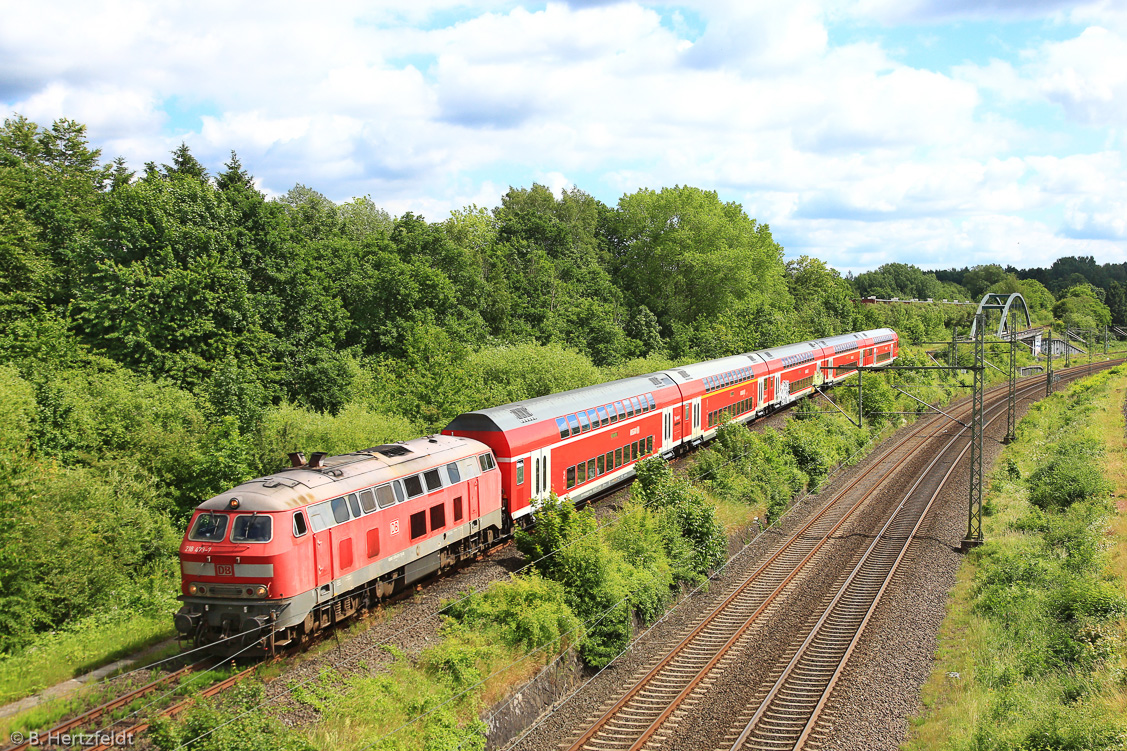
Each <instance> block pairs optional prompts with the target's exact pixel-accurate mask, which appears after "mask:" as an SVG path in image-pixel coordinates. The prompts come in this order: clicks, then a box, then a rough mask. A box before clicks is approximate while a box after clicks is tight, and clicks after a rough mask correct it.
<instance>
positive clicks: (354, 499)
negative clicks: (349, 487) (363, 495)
mask: <svg viewBox="0 0 1127 751" xmlns="http://www.w3.org/2000/svg"><path fill="white" fill-rule="evenodd" d="M348 507H349V508H350V509H352V518H353V519H359V518H360V517H361V516H362V514H361V513H360V497H359V496H357V495H356V494H355V493H349V494H348Z"/></svg>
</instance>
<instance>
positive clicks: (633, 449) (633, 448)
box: [630, 441, 638, 461]
mask: <svg viewBox="0 0 1127 751" xmlns="http://www.w3.org/2000/svg"><path fill="white" fill-rule="evenodd" d="M637 458H638V442H637V441H634V442H633V443H631V444H630V461H634V460H635V459H637Z"/></svg>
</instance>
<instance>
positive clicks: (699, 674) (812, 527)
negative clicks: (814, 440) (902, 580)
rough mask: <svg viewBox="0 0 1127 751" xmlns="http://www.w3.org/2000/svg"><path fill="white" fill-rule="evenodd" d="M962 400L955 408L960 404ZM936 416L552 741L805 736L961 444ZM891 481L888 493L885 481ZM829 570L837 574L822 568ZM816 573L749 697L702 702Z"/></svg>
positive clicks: (580, 743)
mask: <svg viewBox="0 0 1127 751" xmlns="http://www.w3.org/2000/svg"><path fill="white" fill-rule="evenodd" d="M1082 374H1083V373H1079V372H1074V373H1073V375H1082ZM1043 389H1044V378H1043V377H1041V378H1036V379H1033V380H1031V381H1029V382H1027V383H1025V384H1022V386H1021V389H1020V391H1019V398H1020V399H1029V398H1031V397H1033V396H1035V395H1036V394H1037V393H1039V392H1041V391H1043ZM961 409H963V410H964V411H966V410H968V409H969V405H964V406H963V407H962V408H961ZM1004 415H1005V395H1004V387H1003V388H1001V389H999V388H995V389H992V390H991V391H990V392H989V401H988V404H987V406H986V419H987V420H988V421H990V422H992V421H994V420H997V419H998V418H999V417H1001V416H1004ZM945 423H947V421H946V420H942V421H940V420H937V419H932V420H927V421H921V422H920V423H918V424H917V426H916V427H915V428H914V429H912V430H910V431H909V432H908V433H907V434H906V435H905V436H903V437H901V438H900V439H899V440H898V441H896V443H895V444H893V445H892V446H891V447H889V448H887V449H886V450H884V451H883V453H882V455H880V456H879V458H877V459H876V460H875V461H874V462H872V463H871V464H870V466H869V467H868V468H867V469H866V470H865V471H864V472H862V473H861V474H860V475H859V476H858V477H857V478H856V479H854V480H853V481H852V482H851V483H849V485H848V486H846V487H845V488H844V489H842V490H841V491H838V492H837V493H835V494H834V496H833V498H832V499H831V501H830V502H828V503H826V504H825V505H824V507H823V508H822V509H821V511H819V512H818V513H817V514H815V515H814V517H813V518H812V519H810V520H809V521H808V522H807V523H806V524H805V525H803V526H802V527H801V529H799V530H798V531H797V532H796V533H794V534H792V535H791V536H790V537H789V539H787V540H786V541H784V542H783V544H782V545H781V546H780V547H779V549H778V550H776V551H775V552H774V553H773V554H772V555H771V556H770V557H769V558H768V559H767V560H766V561H765V562H764V563H763V564H762V565H760V566H759V567H758V568H757V569H756V570H755V571H754V572H753V573H752V574H751V575H750V576H746V577H745V578H744V580H743V581H742V582H741V583H740V584H739V585H738V586H737V587H735V589H734V591H733V592H732V593H731V594H729V595H728V596H727V597H725V598H724V600H723V602H722V603H721V604H720V605H719V606H717V607H716V608H715V609H713V610H712V611H711V612H710V613H708V614H707V615H706V616H705V617H704V618H703V619H698V620H699V622H698V623H697V625H695V626H694V627H693V628H691V629H690V630H689V633H688V634H687V635H686V636H684V638H682V639H680V640H679V643H678V644H677V645H676V646H675V647H673V648H672V649H671V650H668V651H667V652H666V653H664V654H662V656H661V657H660V658H659V659H657V660H656V662H654V661H653V660H651V664H650V665H648V666H647V667H646V668H645V669H643V670H642V671H640V677H639V674H636V675H635V678H634V679H632V680H631V681H630V682H629V683H628V686H629V687H628V688H627V690H626V691H625V692H623V693H620V695H619V696H618V697H617V698H616V699H615V700H614V701H611V702H609V703H608V704H604V706H603V707H602V708H601V709H600V710H599V711H598V712H597V713H596V715H595V716H593V717H589V718H588V720H587V721H586V722H584V723H582V729H580V730H578V731H573V733H572V735H571V736H570V738H571V739H570V741H568V742H566V743H563V744H560V747H561V748H569V749H571V751H577V750H578V749H588V750H590V751H619V750H620V749H630V750H631V751H636V750H637V749H642V748H652V749H657V748H690V747H692V748H724V749H729V748H730V749H735V748H756V749H776V748H800V747H803V745H804V744H806V743H807V741H809V740H811V739H812V738H816V736H815V735H813V734H812V733H813V731H814V729H815V727H816V723H817V720H818V717H819V715H820V712H821V710H822V708H823V707H824V706H825V703H826V699H827V697H828V696H829V695H830V693H831V691H832V689H833V685H834V683H835V682H836V680H837V677H838V676H839V675H840V674H841V671H842V669H843V667H844V665H845V663H846V662H847V661H848V658H849V655H850V654H851V652H852V650H853V647H854V645H855V644H856V642H857V639H858V638H859V635H860V633H861V632H862V631H863V629H864V625H865V623H866V622H867V621H868V618H869V615H871V613H872V612H873V610H874V609H875V607H876V605H877V603H878V602H879V600H880V595H881V593H883V591H884V590H885V588H886V587H887V586H888V582H889V581H891V578H892V576H893V574H894V573H895V571H896V567H897V565H898V563H899V561H900V560H902V559H903V557H904V555H905V552H906V551H907V548H908V545H909V544H910V541H911V540H912V538H913V535H914V534H915V532H916V531H917V530H918V528H919V526H920V524H921V523H922V521H923V519H924V518H925V517H926V515H927V511H928V509H929V508H930V506H931V502H932V500H933V499H934V498H935V497H936V496H937V494H938V493H939V491H940V490H941V489H942V487H943V486H944V483H945V481H946V479H947V478H948V477H949V476H950V474H951V473H952V472H953V471H954V468H955V466H956V465H957V464H958V463H959V459H960V458H961V456H962V454H963V453H964V452H965V450H966V447H967V446H968V445H969V444H968V442H967V438H966V431H965V430H959V431H952V432H950V433H949V432H948V429H945V428H944V424H945ZM948 428H949V425H948ZM944 434H946V435H947V440H945V441H944V440H942V437H943V436H944ZM933 439H939V440H940V443H942V444H943V446H942V447H941V448H940V447H935V448H932V449H931V451H930V452H929V453H928V459H930V463H927V466H926V467H922V466H919V467H912V466H911V465H920V464H923V463H925V462H922V461H921V459H920V454H921V453H922V452H923V451H924V449H925V447H932V445H933V444H934V443H935V440H933ZM906 463H909V467H907V468H905V467H904V465H905V464H906ZM905 469H907V470H908V471H909V472H911V473H913V474H917V473H918V474H920V478H919V480H918V481H917V482H916V483H915V485H913V486H912V488H911V490H909V491H908V492H907V493H906V494H905V493H904V492H903V489H904V488H905V487H907V486H908V485H911V483H910V482H904V481H900V482H899V483H898V482H897V481H898V480H900V475H899V474H898V471H902V470H905ZM925 478H926V479H925ZM894 485H895V486H896V487H895V488H893V492H889V490H888V489H889V486H894ZM878 491H881V492H880V493H878ZM874 494H877V495H883V496H884V497H885V500H884V501H883V502H878V501H876V500H873V496H874ZM891 499H895V500H891ZM861 509H864V510H865V513H866V514H867V515H868V516H869V517H870V518H872V517H876V518H879V520H880V521H879V522H878V523H877V524H876V525H875V526H873V525H871V524H870V526H869V527H868V528H867V529H859V528H857V526H856V524H853V527H850V524H852V523H853V521H854V520H856V519H857V517H858V516H860V513H861ZM850 529H852V531H851V532H850V531H849V530H850ZM845 537H851V538H852V539H853V542H852V545H851V546H848V545H846V547H848V548H849V551H848V552H847V553H846V554H845V556H844V560H847V561H848V565H847V566H843V565H841V564H842V562H843V558H842V556H841V555H840V554H838V555H837V557H834V555H833V554H831V553H830V552H829V550H828V548H827V546H828V545H829V543H830V541H831V540H834V541H836V543H837V545H838V546H842V545H844V540H843V538H845ZM858 541H860V542H863V543H864V544H858ZM831 561H832V563H831ZM858 562H860V563H858ZM835 564H836V566H835ZM832 570H836V571H838V572H839V573H837V574H836V575H830V576H827V573H828V572H831V571H832ZM818 577H820V578H821V580H822V582H821V586H820V588H819V587H814V588H813V591H814V592H816V593H817V594H816V595H815V596H811V597H808V598H806V599H807V603H806V605H807V606H808V607H807V611H806V612H807V614H806V615H805V616H804V617H803V618H801V622H802V623H803V624H804V625H803V626H802V627H801V628H800V629H799V630H798V631H794V626H793V625H792V627H791V629H792V633H797V634H798V636H797V637H796V638H793V639H790V640H789V641H787V642H786V643H784V644H783V645H781V647H777V648H776V652H775V656H774V658H773V659H772V660H771V661H770V664H771V665H773V666H774V667H773V668H772V669H771V670H770V671H768V672H767V673H763V671H762V669H760V670H759V671H749V672H750V673H755V672H758V673H759V674H758V675H756V676H755V678H756V679H757V685H762V688H761V689H760V690H759V691H758V696H756V697H755V698H756V703H755V704H754V706H752V707H750V708H747V709H743V708H741V707H739V706H733V705H732V704H731V703H730V702H728V705H727V706H720V707H716V706H713V707H711V708H710V707H709V705H710V704H715V703H716V702H717V701H718V699H717V698H716V697H715V696H713V695H714V694H717V693H722V692H718V691H716V690H715V688H716V686H717V685H718V684H719V683H721V682H725V681H726V682H727V683H729V684H732V683H736V682H739V680H740V679H741V678H750V677H751V675H741V676H740V677H739V678H736V677H735V676H733V675H730V674H726V673H731V672H732V671H728V670H727V669H728V668H730V667H732V666H733V665H734V664H738V663H739V661H740V658H741V655H743V654H744V653H745V652H746V650H747V647H748V645H749V644H750V643H752V642H754V641H761V640H768V639H770V638H772V636H773V633H772V631H773V630H772V629H771V628H770V625H771V624H773V623H774V622H776V621H778V620H780V614H779V612H778V611H779V609H780V608H781V607H783V604H784V603H790V605H791V606H793V601H794V600H795V594H796V588H797V587H798V586H799V584H800V583H801V581H802V580H803V579H804V578H805V579H807V580H809V579H811V578H818ZM799 599H802V596H801V595H799ZM818 602H820V603H822V605H821V606H820V607H818V606H816V605H815V603H818ZM827 603H828V604H827ZM760 667H761V668H762V666H760ZM719 701H721V702H723V700H722V699H721V700H719ZM708 714H711V715H713V717H714V721H713V722H711V723H710V722H707V721H704V720H701V719H700V716H702V715H708ZM530 740H531V739H530Z"/></svg>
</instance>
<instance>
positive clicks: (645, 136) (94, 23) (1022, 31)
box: [0, 0, 1127, 272]
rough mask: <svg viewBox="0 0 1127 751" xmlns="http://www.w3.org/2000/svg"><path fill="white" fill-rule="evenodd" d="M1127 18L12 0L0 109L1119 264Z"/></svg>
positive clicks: (445, 197) (463, 190)
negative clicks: (708, 195)
mask: <svg viewBox="0 0 1127 751" xmlns="http://www.w3.org/2000/svg"><path fill="white" fill-rule="evenodd" d="M1122 5H1123V3H1122V2H1111V1H1110V0H1095V1H1094V2H1080V3H1063V2H1056V0H1022V1H1021V2H1017V1H1016V0H975V1H973V2H972V0H943V1H941V0H853V1H851V2H845V0H785V1H784V2H766V1H760V0H757V2H754V3H748V2H746V0H707V1H706V0H698V1H691V2H677V3H663V2H612V1H608V0H587V1H585V2H580V1H578V0H577V1H575V2H570V3H568V2H560V3H521V2H480V3H466V2H456V1H452V0H414V1H413V2H395V1H394V0H389V1H387V2H378V3H372V2H368V3H364V2H353V1H350V0H345V1H342V2H336V3H332V4H330V5H328V6H326V7H314V6H313V5H312V4H309V3H298V2H288V1H286V0H282V1H281V2H278V3H275V4H273V5H271V7H270V9H269V11H264V10H262V8H261V7H256V6H253V5H251V4H245V5H239V4H232V3H227V2H217V1H216V0H200V1H199V2H196V3H191V4H171V3H150V2H145V1H144V0H107V1H106V2H101V3H77V2H59V1H58V0H44V2H40V3H35V4H32V5H27V4H16V3H15V2H13V1H12V0H0V10H3V13H4V18H5V23H4V24H3V25H2V26H0V100H2V104H3V107H4V109H5V110H6V112H7V113H8V114H9V115H10V114H12V113H19V114H22V115H25V116H27V117H30V118H32V119H33V120H36V121H37V122H40V123H42V124H48V123H50V122H51V121H52V120H53V119H55V118H58V117H70V118H73V119H76V120H79V121H80V122H83V123H86V124H87V125H88V127H89V135H90V138H91V140H92V142H93V143H94V144H95V145H96V146H99V147H100V148H102V149H103V153H104V156H105V157H106V158H107V159H112V158H113V157H116V156H119V155H120V156H124V157H125V158H126V159H127V160H128V162H129V163H130V165H131V166H133V167H134V168H136V169H140V167H141V165H143V164H144V162H146V161H150V160H151V161H156V162H158V163H160V162H164V161H168V158H169V157H168V154H169V152H170V151H171V150H172V149H173V148H175V147H176V146H177V145H179V143H180V142H181V141H184V142H186V143H187V144H188V145H189V146H190V147H191V148H192V150H193V153H195V154H196V156H197V157H198V158H199V159H200V160H201V161H203V162H204V163H205V164H206V165H207V166H208V167H209V168H210V169H211V170H212V171H213V172H215V171H218V170H219V169H221V165H222V163H223V162H224V161H225V160H226V159H227V157H228V155H229V154H230V152H231V150H235V151H236V152H238V154H239V157H240V159H241V160H242V162H243V164H244V166H246V167H247V168H248V170H249V171H250V172H251V173H252V174H253V175H254V176H255V177H256V180H257V183H258V185H259V187H260V188H261V189H262V190H263V191H265V192H266V193H268V194H270V195H280V194H282V193H285V192H286V191H287V190H289V189H290V188H291V187H293V185H294V184H295V183H298V182H300V183H302V184H304V185H307V186H309V187H312V188H314V189H316V190H319V191H320V192H322V193H324V194H326V195H327V196H329V197H330V198H332V199H334V200H337V201H344V200H348V199H350V198H352V197H354V196H361V195H369V196H371V198H372V200H374V201H375V202H376V203H377V204H378V205H380V206H383V207H384V208H386V209H387V210H389V211H390V212H391V213H393V214H401V213H403V212H406V211H414V212H416V213H421V214H423V215H425V216H426V217H428V218H429V219H432V220H441V219H443V218H445V217H446V216H447V215H448V214H449V212H450V211H451V210H455V209H460V208H463V207H465V206H468V205H470V204H477V205H479V206H486V207H492V206H495V205H496V204H497V203H498V201H499V199H500V196H501V195H502V194H503V193H504V191H505V190H507V188H508V187H509V186H510V185H512V186H528V185H530V184H531V183H532V182H534V181H535V182H540V183H543V184H545V185H548V186H549V187H551V188H553V189H554V190H557V191H558V190H561V189H564V188H567V187H570V186H572V185H575V186H578V187H579V188H581V189H583V190H585V191H587V192H589V193H591V194H592V195H594V196H596V197H598V198H599V199H601V200H603V201H605V202H606V203H608V204H614V203H616V202H617V201H618V199H619V198H620V197H621V196H622V195H623V194H624V193H629V192H633V191H635V190H638V189H640V188H661V187H663V186H672V185H678V184H680V185H685V184H688V185H695V186H698V187H702V188H706V189H710V190H716V191H717V192H718V193H719V194H720V196H721V197H722V198H723V199H725V200H729V201H736V202H739V203H740V204H742V205H743V206H744V208H745V210H746V211H747V213H748V214H749V215H750V216H752V217H754V218H756V219H757V220H759V221H761V222H765V223H768V224H770V225H771V228H772V231H773V233H774V235H775V237H776V239H777V240H778V241H779V242H780V243H781V244H782V245H783V246H784V247H785V248H786V251H787V254H788V256H791V257H794V256H797V255H800V254H808V255H813V256H817V257H819V258H822V259H824V260H826V261H827V262H829V263H830V264H832V265H833V266H835V267H836V268H838V269H841V270H842V271H843V272H844V271H849V270H851V271H854V272H857V271H862V270H865V269H868V268H872V267H875V266H877V265H879V264H881V263H886V262H890V261H903V262H908V263H916V264H919V265H922V266H925V267H937V266H943V267H946V266H963V265H973V264H978V263H1002V264H1013V265H1015V266H1019V267H1027V266H1034V265H1045V264H1048V263H1051V262H1052V261H1053V260H1054V259H1055V258H1057V257H1059V256H1063V255H1094V256H1095V257H1096V258H1097V260H1098V261H1100V262H1123V261H1127V170H1125V169H1124V168H1125V166H1127V165H1125V162H1127V158H1125V154H1124V151H1125V149H1127V11H1124V10H1123V9H1122Z"/></svg>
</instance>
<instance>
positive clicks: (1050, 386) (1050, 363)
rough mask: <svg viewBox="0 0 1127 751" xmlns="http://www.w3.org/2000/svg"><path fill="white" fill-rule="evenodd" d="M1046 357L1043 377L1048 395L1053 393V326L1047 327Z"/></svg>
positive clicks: (1046, 394)
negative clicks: (1045, 375)
mask: <svg viewBox="0 0 1127 751" xmlns="http://www.w3.org/2000/svg"><path fill="white" fill-rule="evenodd" d="M1046 358H1047V359H1046V361H1045V364H1046V366H1047V367H1046V368H1045V372H1046V374H1047V378H1045V396H1049V395H1050V394H1052V393H1053V327H1052V326H1050V327H1049V351H1048V354H1047V355H1046Z"/></svg>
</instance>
